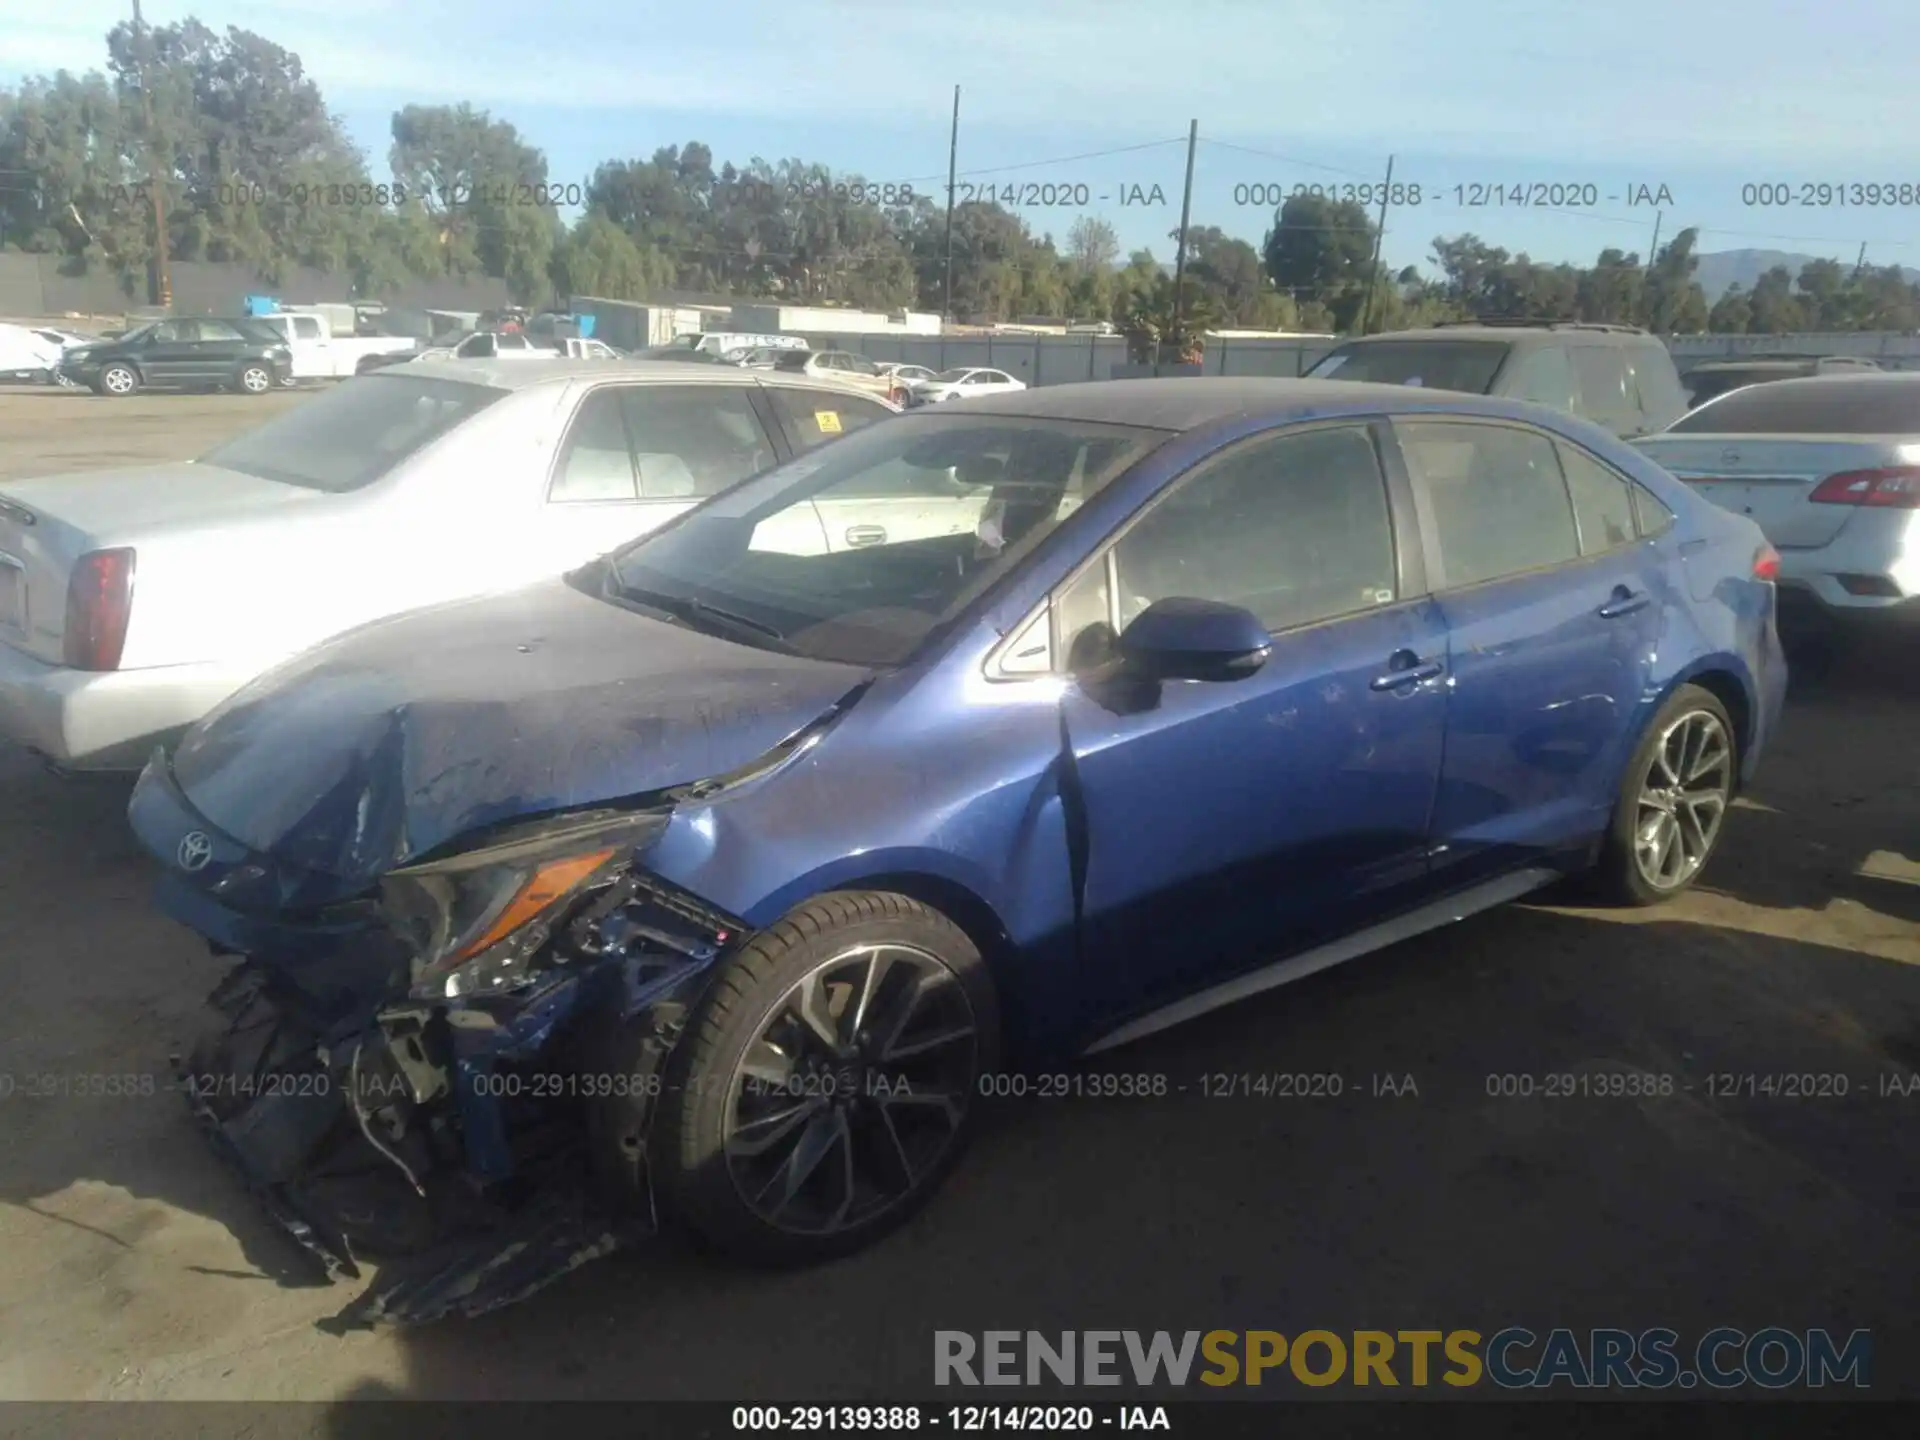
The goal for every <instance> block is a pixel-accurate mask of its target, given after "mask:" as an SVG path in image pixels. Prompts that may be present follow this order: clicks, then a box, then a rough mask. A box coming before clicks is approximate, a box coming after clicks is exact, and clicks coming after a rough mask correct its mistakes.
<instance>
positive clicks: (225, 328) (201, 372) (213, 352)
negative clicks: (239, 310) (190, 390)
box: [190, 320, 253, 384]
mask: <svg viewBox="0 0 1920 1440" xmlns="http://www.w3.org/2000/svg"><path fill="white" fill-rule="evenodd" d="M190 323H192V324H193V325H194V326H195V328H196V331H197V333H198V336H199V340H198V344H197V346H196V347H195V349H196V353H195V356H194V378H195V379H198V380H204V381H206V382H208V383H209V384H211V383H214V382H216V381H222V380H229V379H231V378H233V376H234V374H235V372H237V371H238V370H239V369H240V362H241V361H242V360H243V359H245V358H246V353H247V351H248V349H249V348H250V347H251V346H252V344H253V342H252V341H250V340H248V339H247V337H246V336H245V335H244V334H242V333H241V331H240V328H239V327H238V326H237V325H233V324H231V323H229V322H228V321H225V320H196V321H192V322H190Z"/></svg>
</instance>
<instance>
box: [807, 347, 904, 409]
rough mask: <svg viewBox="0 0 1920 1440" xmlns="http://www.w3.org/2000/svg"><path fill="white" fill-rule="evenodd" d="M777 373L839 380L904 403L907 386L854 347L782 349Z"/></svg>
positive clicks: (898, 402)
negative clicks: (856, 351) (840, 348)
mask: <svg viewBox="0 0 1920 1440" xmlns="http://www.w3.org/2000/svg"><path fill="white" fill-rule="evenodd" d="M773 368H774V370H775V372H776V373H778V374H782V375H810V376H812V377H814V378H815V379H831V380H838V381H840V382H841V383H843V384H847V385H852V386H854V387H855V388H856V389H860V390H865V391H867V392H868V393H870V394H874V395H879V396H882V397H883V398H885V399H887V400H888V401H890V402H892V403H894V404H896V405H897V404H904V403H905V402H906V399H907V394H908V391H907V387H906V386H905V385H903V384H901V383H899V382H898V381H896V380H894V379H893V377H892V376H890V375H888V374H886V373H885V372H884V371H883V370H881V368H880V367H879V366H878V365H876V364H874V363H873V361H871V360H869V359H868V358H867V357H866V356H864V355H856V354H854V353H853V352H852V351H851V350H782V351H781V352H780V354H779V356H778V358H777V359H775V361H774V362H773Z"/></svg>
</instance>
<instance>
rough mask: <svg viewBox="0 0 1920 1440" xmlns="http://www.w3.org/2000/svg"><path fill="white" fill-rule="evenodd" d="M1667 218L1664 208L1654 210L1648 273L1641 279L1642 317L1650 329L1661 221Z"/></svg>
mask: <svg viewBox="0 0 1920 1440" xmlns="http://www.w3.org/2000/svg"><path fill="white" fill-rule="evenodd" d="M1666 218H1667V212H1666V211H1664V210H1656V211H1654V212H1653V244H1652V246H1651V247H1650V248H1649V249H1648V250H1647V270H1646V274H1645V275H1643V276H1642V277H1641V279H1640V299H1641V301H1642V302H1643V305H1642V318H1644V319H1645V320H1646V322H1647V326H1648V328H1649V329H1651V328H1652V326H1653V266H1654V262H1655V261H1657V260H1658V259H1659V258H1660V222H1661V221H1662V220H1664V219H1666Z"/></svg>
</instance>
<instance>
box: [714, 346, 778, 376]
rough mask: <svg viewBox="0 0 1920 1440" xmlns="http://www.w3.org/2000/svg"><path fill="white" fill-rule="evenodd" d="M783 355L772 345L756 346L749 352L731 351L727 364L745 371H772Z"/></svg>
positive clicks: (728, 354)
mask: <svg viewBox="0 0 1920 1440" xmlns="http://www.w3.org/2000/svg"><path fill="white" fill-rule="evenodd" d="M781 353H782V352H781V351H779V350H776V349H774V348H773V347H772V346H770V345H755V346H753V347H752V348H750V349H747V350H729V351H728V352H727V363H728V364H730V365H738V366H739V367H740V368H741V369H743V370H772V369H774V368H775V367H776V365H777V364H778V362H779V359H780V356H781Z"/></svg>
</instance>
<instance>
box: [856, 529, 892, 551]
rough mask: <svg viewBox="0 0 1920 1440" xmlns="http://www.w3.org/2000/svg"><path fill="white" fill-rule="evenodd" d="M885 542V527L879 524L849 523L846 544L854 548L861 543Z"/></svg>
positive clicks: (874, 543) (880, 543) (877, 543)
mask: <svg viewBox="0 0 1920 1440" xmlns="http://www.w3.org/2000/svg"><path fill="white" fill-rule="evenodd" d="M886 543H887V532H886V528H885V527H884V526H881V525H849V526H848V527H847V544H848V545H850V546H852V547H853V548H854V549H856V550H857V549H859V548H860V547H861V546H863V545H884V544H886Z"/></svg>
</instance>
